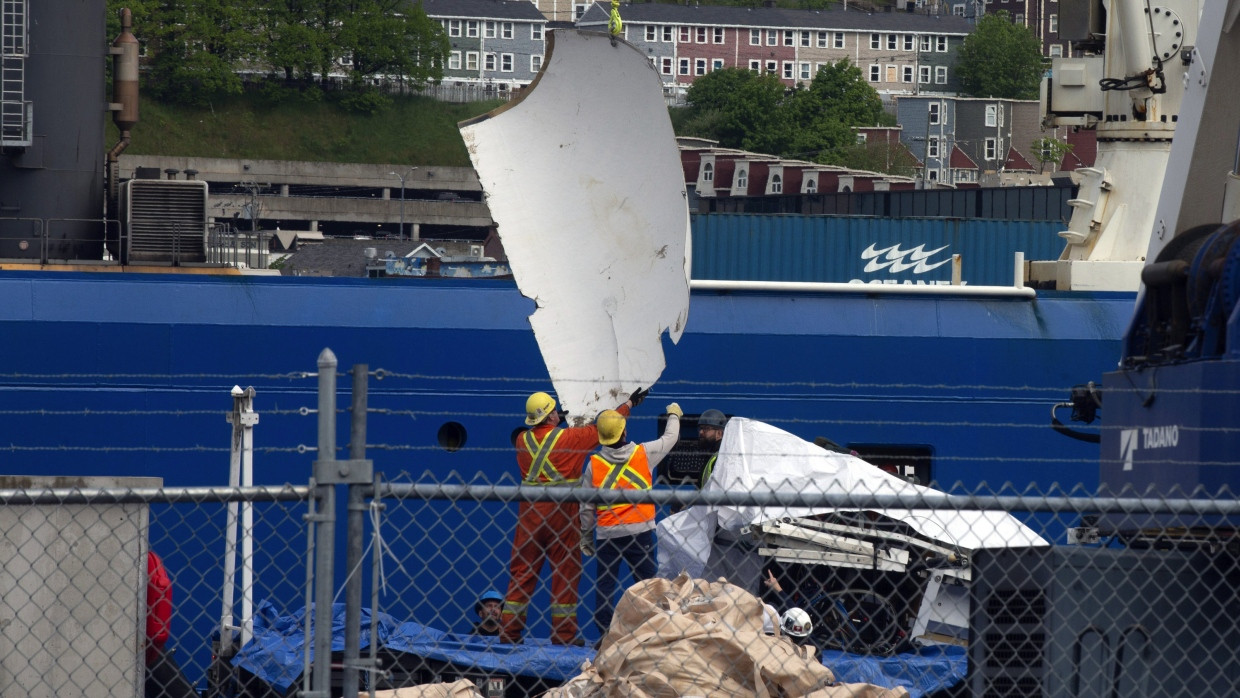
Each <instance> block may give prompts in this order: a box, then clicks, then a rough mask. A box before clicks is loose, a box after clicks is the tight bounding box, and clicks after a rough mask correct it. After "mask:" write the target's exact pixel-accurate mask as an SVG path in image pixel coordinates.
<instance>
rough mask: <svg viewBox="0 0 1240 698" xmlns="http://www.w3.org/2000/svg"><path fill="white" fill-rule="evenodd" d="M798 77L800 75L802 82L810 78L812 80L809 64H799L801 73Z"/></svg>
mask: <svg viewBox="0 0 1240 698" xmlns="http://www.w3.org/2000/svg"><path fill="white" fill-rule="evenodd" d="M800 75H801V79H802V80H809V79H810V78H812V77H813V75H812V74H811V73H810V72H809V63H802V64H801V73H800Z"/></svg>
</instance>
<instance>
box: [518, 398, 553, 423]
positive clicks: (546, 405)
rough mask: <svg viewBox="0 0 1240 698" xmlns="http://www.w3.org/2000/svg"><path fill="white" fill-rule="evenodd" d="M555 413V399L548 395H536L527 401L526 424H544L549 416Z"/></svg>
mask: <svg viewBox="0 0 1240 698" xmlns="http://www.w3.org/2000/svg"><path fill="white" fill-rule="evenodd" d="M554 411H555V398H553V397H551V396H550V395H548V394H546V393H534V394H533V395H531V396H529V398H528V399H526V401H525V424H526V426H531V427H532V426H534V425H536V424H542V421H543V420H544V419H546V418H547V415H549V414H551V413H552V412H554Z"/></svg>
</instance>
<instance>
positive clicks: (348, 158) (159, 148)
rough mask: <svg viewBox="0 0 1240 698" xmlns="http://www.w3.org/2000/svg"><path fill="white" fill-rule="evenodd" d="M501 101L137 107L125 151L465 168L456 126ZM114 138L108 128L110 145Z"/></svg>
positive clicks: (252, 98)
mask: <svg viewBox="0 0 1240 698" xmlns="http://www.w3.org/2000/svg"><path fill="white" fill-rule="evenodd" d="M500 104H502V102H499V101H488V102H473V103H468V104H448V103H444V102H437V101H435V100H433V99H429V98H425V97H411V96H406V97H395V98H394V100H393V104H392V105H391V106H390V107H388V108H386V109H384V110H382V111H380V112H378V113H375V114H358V113H355V112H349V111H346V110H344V109H342V108H341V107H339V106H338V105H336V104H335V103H333V102H331V101H330V100H306V99H301V98H297V97H292V98H286V99H283V100H279V101H274V100H271V99H270V98H267V97H265V96H263V95H261V94H248V93H247V94H246V95H243V96H241V97H237V98H235V99H230V100H228V101H226V102H217V103H214V104H212V105H210V106H208V107H187V106H180V105H169V104H160V103H158V102H154V101H152V100H145V101H143V102H142V106H141V110H140V121H139V122H138V125H137V126H135V127H134V129H133V133H132V141H131V143H130V146H129V149H128V150H127V151H126V152H128V153H131V154H135V155H179V156H189V157H212V158H253V159H255V160H306V161H312V162H361V163H393V162H409V163H418V164H426V165H438V166H443V167H468V166H469V165H470V162H469V154H468V153H467V152H466V151H465V144H464V142H463V141H462V140H461V135H460V132H459V131H458V130H457V127H456V124H457V122H458V121H462V120H464V119H468V118H470V117H473V116H477V115H479V114H483V113H486V112H488V111H490V110H491V109H494V108H495V107H497V106H499V105H500ZM117 138H118V136H117V132H116V127H115V126H114V125H112V122H111V119H109V120H108V142H109V143H114V142H115V141H116V139H117Z"/></svg>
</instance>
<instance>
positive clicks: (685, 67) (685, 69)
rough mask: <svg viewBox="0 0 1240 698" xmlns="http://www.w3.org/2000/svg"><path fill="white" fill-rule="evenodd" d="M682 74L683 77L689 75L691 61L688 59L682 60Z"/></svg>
mask: <svg viewBox="0 0 1240 698" xmlns="http://www.w3.org/2000/svg"><path fill="white" fill-rule="evenodd" d="M680 74H681V75H688V74H689V59H688V58H682V59H680Z"/></svg>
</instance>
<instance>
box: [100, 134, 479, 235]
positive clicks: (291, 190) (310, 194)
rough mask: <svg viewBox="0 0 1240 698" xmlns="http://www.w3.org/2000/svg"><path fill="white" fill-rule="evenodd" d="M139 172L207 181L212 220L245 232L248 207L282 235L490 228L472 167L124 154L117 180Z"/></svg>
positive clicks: (265, 225) (262, 223)
mask: <svg viewBox="0 0 1240 698" xmlns="http://www.w3.org/2000/svg"><path fill="white" fill-rule="evenodd" d="M138 168H149V169H148V171H147V174H148V175H150V174H155V175H156V176H159V177H165V178H166V177H169V176H172V177H175V178H177V179H184V178H187V176H189V177H192V178H194V179H201V180H205V181H207V182H209V184H210V192H211V193H210V201H209V204H208V205H209V210H210V211H211V212H212V215H213V216H214V217H215V219H216V220H224V219H236V220H238V221H240V223H241V224H240V225H239V226H238V227H241V228H243V229H244V228H247V227H249V226H248V225H246V221H248V220H249V219H250V216H249V211H250V210H251V208H255V209H257V211H258V216H257V218H258V224H257V227H259V228H272V227H275V225H277V224H278V225H279V226H280V227H281V229H284V230H308V231H317V230H322V229H324V228H332V229H334V230H335V231H337V232H341V231H343V232H346V233H347V232H351V226H357V227H358V228H360V229H363V230H366V231H368V232H372V231H374V230H376V228H378V229H380V230H383V231H385V232H390V233H396V232H397V230H398V228H399V226H400V224H401V221H402V219H403V222H404V228H405V234H406V235H407V236H408V235H412V236H413V237H415V238H416V237H418V235H419V231H424V230H425V231H427V234H428V235H433V233H431V232H430V231H434V230H461V229H479V230H478V231H477V232H480V233H481V232H485V230H486V229H489V228H490V227H491V226H492V225H493V223H492V221H491V212H490V210H489V209H488V208H487V205H486V204H485V203H484V202H483V200H482V198H483V197H482V187H481V185H480V184H479V183H478V176H477V174H475V173H474V170H473V168H470V167H436V166H425V165H418V166H413V167H411V166H409V165H392V164H387V165H372V164H361V163H324V162H299V161H291V160H252V159H226V158H195V157H173V156H153V155H122V156H121V158H120V175H121V178H122V179H129V178H132V177H134V176H136V173H137V172H138ZM169 171H173V172H172V174H171V175H170V174H169ZM187 173H192V174H188V175H187ZM401 177H403V182H402V180H401ZM402 185H403V190H404V192H403V193H404V201H403V204H402V201H401V193H402V191H401V190H402Z"/></svg>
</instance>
